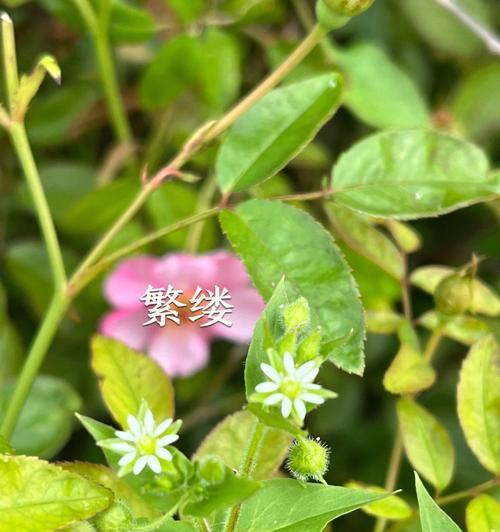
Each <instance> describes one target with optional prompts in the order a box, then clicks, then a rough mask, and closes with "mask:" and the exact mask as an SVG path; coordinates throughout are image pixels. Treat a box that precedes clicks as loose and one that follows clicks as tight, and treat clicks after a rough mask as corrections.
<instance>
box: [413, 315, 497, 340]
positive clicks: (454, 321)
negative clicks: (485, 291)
mask: <svg viewBox="0 0 500 532" xmlns="http://www.w3.org/2000/svg"><path fill="white" fill-rule="evenodd" d="M418 321H419V323H420V324H421V325H423V326H424V327H426V328H427V329H430V330H431V331H433V330H435V329H437V328H438V327H439V328H441V332H442V333H443V335H444V336H447V337H448V338H452V339H453V340H456V341H457V342H460V343H461V344H465V345H472V344H473V343H474V342H477V341H478V340H480V339H481V338H483V337H484V336H486V335H487V334H490V333H491V329H490V328H489V327H488V325H487V324H486V323H485V322H483V321H481V320H478V319H477V318H473V317H472V316H465V315H464V316H452V317H448V316H447V317H446V319H443V318H440V317H439V316H438V314H437V313H436V312H434V311H432V310H431V311H429V312H426V313H425V314H423V315H422V316H420V318H419V319H418Z"/></svg>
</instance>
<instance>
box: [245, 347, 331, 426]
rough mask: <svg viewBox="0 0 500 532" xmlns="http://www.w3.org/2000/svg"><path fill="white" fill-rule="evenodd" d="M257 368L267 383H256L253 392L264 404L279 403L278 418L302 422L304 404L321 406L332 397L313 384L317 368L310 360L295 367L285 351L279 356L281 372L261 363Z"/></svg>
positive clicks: (305, 410)
mask: <svg viewBox="0 0 500 532" xmlns="http://www.w3.org/2000/svg"><path fill="white" fill-rule="evenodd" d="M260 368H261V370H262V371H263V372H264V374H265V375H266V376H267V377H269V379H270V380H269V381H266V382H261V383H260V384H258V385H257V386H256V387H255V391H256V392H257V394H259V395H260V396H264V397H262V403H263V404H264V405H279V404H280V403H281V415H282V416H283V417H284V418H288V417H289V416H290V414H293V415H294V417H296V418H297V419H298V420H300V421H301V422H302V421H304V418H305V416H306V413H307V408H306V403H311V404H313V405H321V404H323V403H324V402H325V400H326V399H327V398H329V397H335V396H336V395H335V394H334V393H333V392H330V391H328V390H325V389H324V388H322V387H321V386H320V385H319V384H314V379H315V378H316V376H317V375H318V372H319V366H318V364H317V362H316V361H314V360H309V361H308V362H305V363H304V364H302V365H300V366H299V367H296V366H295V362H294V359H293V357H292V355H291V354H290V353H289V352H286V353H285V355H284V357H283V368H284V369H283V370H281V369H277V368H275V367H273V366H271V365H270V364H266V363H262V364H261V365H260Z"/></svg>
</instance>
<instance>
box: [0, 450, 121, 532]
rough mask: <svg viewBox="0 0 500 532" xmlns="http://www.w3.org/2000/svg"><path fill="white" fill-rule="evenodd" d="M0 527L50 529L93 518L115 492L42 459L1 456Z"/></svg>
mask: <svg viewBox="0 0 500 532" xmlns="http://www.w3.org/2000/svg"><path fill="white" fill-rule="evenodd" d="M0 475H1V477H2V489H1V491H0V530H15V531H16V532H33V530H35V529H36V531H37V532H45V531H47V532H49V531H51V530H55V529H57V528H59V527H62V526H64V525H68V524H70V523H73V522H75V521H81V520H84V519H88V518H89V517H92V516H93V515H95V514H96V513H98V512H101V511H102V510H105V509H106V508H107V507H108V506H109V505H110V504H111V502H112V500H113V496H112V493H111V492H110V491H109V490H107V489H106V488H103V487H102V486H99V485H98V484H95V483H94V482H90V481H88V480H86V479H84V478H83V477H80V476H78V475H75V474H73V473H69V472H67V471H64V469H62V468H60V467H57V466H55V465H51V464H49V463H48V462H45V461H43V460H38V459H36V458H33V457H26V456H8V455H0Z"/></svg>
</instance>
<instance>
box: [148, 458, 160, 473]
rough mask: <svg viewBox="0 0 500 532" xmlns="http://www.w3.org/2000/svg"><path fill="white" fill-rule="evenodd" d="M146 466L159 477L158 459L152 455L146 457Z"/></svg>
mask: <svg viewBox="0 0 500 532" xmlns="http://www.w3.org/2000/svg"><path fill="white" fill-rule="evenodd" d="M148 466H149V468H150V469H151V471H153V473H156V474H157V475H159V474H160V473H161V464H160V461H159V460H158V458H156V456H155V455H154V454H150V455H149V456H148Z"/></svg>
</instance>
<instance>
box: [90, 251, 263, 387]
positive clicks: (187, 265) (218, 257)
mask: <svg viewBox="0 0 500 532" xmlns="http://www.w3.org/2000/svg"><path fill="white" fill-rule="evenodd" d="M148 285H151V286H153V287H154V288H163V289H167V288H168V285H172V286H173V288H174V289H175V290H183V294H182V295H180V296H179V297H178V298H177V300H178V301H179V302H182V303H184V304H185V305H186V306H185V307H181V308H177V307H176V306H175V305H172V309H174V310H176V311H178V312H179V315H178V317H179V319H180V324H179V325H177V324H176V323H174V322H173V321H171V320H168V319H167V320H166V324H165V326H164V327H160V326H159V325H158V324H151V325H147V326H144V325H143V324H144V323H145V322H146V321H148V309H151V308H152V307H146V306H145V305H144V302H141V301H140V300H139V298H140V297H141V296H142V295H143V294H144V293H145V292H146V290H147V288H148ZM216 285H217V286H219V287H220V289H221V290H222V289H223V288H227V290H228V291H229V294H230V296H231V299H230V300H228V301H227V303H229V304H230V305H232V306H233V309H232V313H230V314H227V315H226V316H225V319H226V320H229V321H231V322H232V326H231V327H227V326H226V325H224V324H221V323H217V324H214V325H212V326H209V327H201V324H202V323H206V321H207V320H206V319H205V320H204V319H200V320H199V321H196V322H192V321H190V320H189V319H188V318H189V317H190V316H194V315H196V314H199V312H197V313H196V312H190V309H191V307H192V306H193V305H192V304H191V303H190V302H189V300H190V299H191V298H192V297H193V295H194V294H195V291H196V289H197V287H198V286H199V287H200V288H202V289H203V290H204V291H206V290H207V289H209V290H212V291H213V290H214V287H215V286H216ZM104 293H105V297H106V299H107V300H108V301H109V302H110V303H111V304H112V305H113V307H114V310H112V311H111V312H108V313H107V314H106V315H105V316H104V317H103V319H102V321H101V323H100V331H101V332H102V334H104V335H106V336H110V337H112V338H116V339H117V340H120V341H122V342H124V343H125V344H127V345H129V346H130V347H132V348H133V349H136V350H141V351H146V352H147V353H148V354H149V355H150V356H151V357H152V358H153V359H154V360H156V361H157V362H158V363H159V364H160V365H161V366H162V367H163V368H164V370H165V371H166V373H168V374H169V375H170V376H172V377H175V376H186V375H191V374H192V373H195V372H196V371H198V370H200V369H201V368H203V367H204V366H205V365H206V364H207V363H208V359H209V351H210V342H211V340H213V339H214V338H226V339H228V340H231V341H234V342H237V343H247V342H249V341H250V339H251V337H252V332H253V328H254V326H255V323H256V321H257V319H258V317H259V315H260V313H261V312H262V310H263V308H264V302H263V300H262V298H261V297H260V295H259V294H258V292H257V291H256V290H255V288H254V287H253V286H252V285H251V283H250V279H249V277H248V275H247V273H246V272H245V269H244V267H243V264H242V263H241V262H240V260H239V259H238V258H237V257H236V256H235V255H233V254H232V253H229V252H227V251H222V250H221V251H215V252H212V253H207V254H205V255H196V256H194V255H188V254H185V253H170V254H167V255H165V257H163V258H156V257H148V256H141V257H134V258H132V259H129V260H126V261H124V262H122V263H121V264H120V265H118V267H117V268H116V269H115V270H114V271H113V272H112V273H111V274H110V275H109V277H108V278H107V280H106V283H105V287H104ZM205 293H206V292H205Z"/></svg>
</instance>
